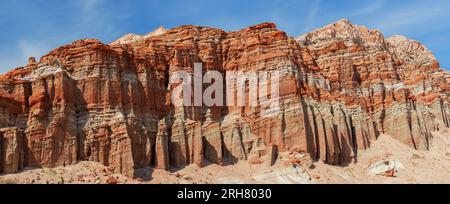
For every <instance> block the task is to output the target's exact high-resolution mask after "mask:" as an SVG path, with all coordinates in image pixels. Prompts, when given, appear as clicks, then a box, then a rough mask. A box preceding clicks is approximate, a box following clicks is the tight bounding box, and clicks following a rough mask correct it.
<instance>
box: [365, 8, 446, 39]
mask: <svg viewBox="0 0 450 204" xmlns="http://www.w3.org/2000/svg"><path fill="white" fill-rule="evenodd" d="M449 9H450V4H427V5H410V6H408V7H403V8H399V9H394V10H391V11H385V12H383V14H382V15H379V16H378V17H377V18H374V20H372V21H371V24H372V25H373V27H375V28H378V29H380V30H382V31H383V32H385V33H388V34H394V33H400V32H405V31H408V30H409V31H411V30H413V31H414V32H415V33H416V34H418V33H423V32H429V30H427V28H429V27H435V28H439V27H436V26H435V24H433V22H436V21H443V20H444V21H447V22H448V18H449V17H450V13H449V12H448V11H449ZM416 26H420V27H421V28H422V29H411V28H412V27H416Z"/></svg>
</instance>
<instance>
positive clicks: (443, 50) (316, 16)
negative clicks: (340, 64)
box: [0, 0, 450, 73]
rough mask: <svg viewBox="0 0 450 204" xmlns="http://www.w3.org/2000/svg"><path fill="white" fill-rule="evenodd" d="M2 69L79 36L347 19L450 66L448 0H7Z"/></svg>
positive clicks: (296, 31)
mask: <svg viewBox="0 0 450 204" xmlns="http://www.w3.org/2000/svg"><path fill="white" fill-rule="evenodd" d="M2 1H3V2H2V3H1V5H2V6H1V7H0V28H1V29H0V43H1V45H0V73H3V72H6V71H8V70H10V69H12V68H14V67H18V66H22V65H25V64H26V63H27V59H28V57H29V56H35V57H37V58H39V57H40V56H42V55H44V54H46V53H48V52H49V51H50V50H51V49H53V48H56V47H59V46H61V45H64V44H68V43H71V42H72V41H74V40H77V39H80V38H97V39H100V40H101V41H103V42H105V43H109V42H111V41H113V40H114V39H116V38H118V37H120V36H122V35H124V34H127V33H130V32H132V33H137V34H145V33H147V32H149V31H152V30H153V29H155V28H157V27H159V26H164V27H166V28H171V27H175V26H178V25H186V24H194V25H205V26H213V27H218V28H222V29H225V30H239V29H242V28H245V27H247V26H250V25H253V24H258V23H261V22H267V21H269V22H274V23H276V24H277V25H278V28H279V29H282V30H285V31H286V32H287V33H288V34H289V35H291V36H298V35H301V34H303V33H305V32H307V31H311V30H313V29H316V28H320V27H322V26H324V25H326V24H329V23H332V22H334V21H337V20H339V19H342V18H348V19H350V20H351V21H352V22H353V23H355V24H358V25H366V26H368V27H369V28H376V29H379V30H381V31H382V32H383V33H384V34H385V36H386V37H388V36H391V35H394V34H401V35H405V36H407V37H409V38H412V39H416V40H419V41H421V42H422V43H424V44H425V45H426V46H427V47H428V48H429V49H430V50H432V51H433V52H434V53H435V55H436V56H437V58H438V60H439V61H440V62H441V66H442V67H444V68H450V47H449V46H448V45H450V23H448V22H450V12H449V11H450V1H448V0H433V1H430V0H426V1H425V0H395V1H392V0H372V1H361V0H340V1H337V0H222V1H218V0H216V1H213V0H209V1H208V0H180V1H175V0H66V1H61V0H33V1H29V0H14V1H11V0H2Z"/></svg>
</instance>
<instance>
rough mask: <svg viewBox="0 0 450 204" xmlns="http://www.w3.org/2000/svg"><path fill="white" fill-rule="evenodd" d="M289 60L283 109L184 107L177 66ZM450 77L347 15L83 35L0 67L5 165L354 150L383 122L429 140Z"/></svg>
mask: <svg viewBox="0 0 450 204" xmlns="http://www.w3.org/2000/svg"><path fill="white" fill-rule="evenodd" d="M197 62H201V63H202V64H203V67H204V69H206V70H216V71H219V72H221V73H224V74H226V72H227V71H232V70H241V71H264V70H273V69H277V70H281V71H283V73H287V74H285V75H283V76H282V80H281V84H280V96H281V99H280V104H281V110H280V111H279V113H277V115H276V116H274V117H260V116H259V115H260V114H259V113H260V112H261V107H250V106H248V107H210V108H208V107H195V106H189V107H184V108H175V107H174V106H173V105H172V104H171V101H170V96H171V94H172V90H173V88H174V87H173V85H171V84H170V83H169V76H170V74H171V73H174V72H176V71H179V70H185V71H188V72H193V67H194V66H193V65H194V63H197ZM449 77H450V75H449V74H448V73H447V72H446V71H444V70H443V69H441V68H440V66H439V63H438V61H437V60H436V59H435V57H434V56H433V54H432V53H431V52H430V51H429V50H428V49H426V47H425V46H423V45H421V44H420V43H419V42H416V41H413V40H410V39H407V38H405V37H401V36H394V37H391V38H388V39H386V38H384V36H383V35H382V34H381V33H380V32H379V31H376V30H370V29H368V28H366V27H363V26H357V25H353V24H352V23H351V22H350V21H348V20H341V21H339V22H336V23H334V24H331V25H328V26H325V27H323V28H321V29H318V30H316V31H312V32H310V33H307V34H305V35H303V36H301V37H298V38H292V37H289V36H287V35H286V33H285V32H283V31H280V30H278V29H277V28H276V26H275V24H273V23H263V24H260V25H256V26H252V27H250V28H247V29H243V30H241V31H235V32H225V31H223V30H221V29H215V28H209V27H199V26H180V27H176V28H173V29H170V30H165V29H162V28H161V29H158V30H157V31H155V32H152V33H150V34H149V35H146V36H140V35H135V34H129V35H127V36H124V37H122V38H121V39H119V40H117V41H115V42H114V43H111V44H110V45H106V44H103V43H101V42H100V41H98V40H93V39H83V40H78V41H75V42H73V43H72V44H70V45H65V46H62V47H60V48H57V49H55V50H53V51H51V52H50V53H48V54H47V55H45V56H44V57H42V58H41V59H40V60H39V62H36V60H35V59H34V58H30V60H29V63H28V65H26V66H24V67H21V68H17V69H15V70H13V71H11V72H8V73H6V74H4V75H1V76H0V128H2V129H0V156H1V157H0V172H5V173H14V172H16V171H18V170H20V169H22V168H23V167H27V166H30V167H55V166H64V165H70V164H74V163H77V162H79V161H95V162H99V163H102V164H104V165H106V166H109V167H111V168H112V169H114V171H115V172H117V173H122V174H124V175H128V176H133V175H134V173H135V170H136V169H139V168H145V167H149V166H151V167H155V168H160V169H166V170H169V169H171V168H182V167H184V166H187V165H190V164H196V165H198V166H203V165H207V164H208V163H216V164H220V165H224V164H233V163H236V162H237V161H240V160H247V161H248V162H250V163H252V164H263V163H267V165H271V164H273V163H275V162H277V155H278V152H301V153H308V154H309V155H310V156H311V158H312V159H313V160H322V161H324V162H326V163H328V164H332V165H341V164H347V163H349V162H356V161H357V159H358V150H363V149H367V148H370V145H371V141H374V140H376V139H377V138H378V137H379V136H380V135H382V134H388V135H391V136H393V137H394V138H395V139H397V140H398V141H400V142H402V143H404V144H406V145H408V146H409V147H411V148H415V149H420V150H426V149H428V148H429V147H430V143H431V141H432V140H433V137H432V135H431V131H434V130H438V129H439V128H444V127H447V128H448V127H449V118H448V117H449V114H450V109H449V104H448V103H449V94H450V92H449V91H450V86H449V80H450V79H449Z"/></svg>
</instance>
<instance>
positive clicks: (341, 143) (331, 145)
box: [300, 97, 358, 166]
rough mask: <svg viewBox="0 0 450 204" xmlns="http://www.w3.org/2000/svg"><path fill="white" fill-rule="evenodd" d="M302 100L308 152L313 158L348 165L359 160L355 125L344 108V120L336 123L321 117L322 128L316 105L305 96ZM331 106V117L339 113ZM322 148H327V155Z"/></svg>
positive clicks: (341, 111) (342, 112)
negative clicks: (310, 102)
mask: <svg viewBox="0 0 450 204" xmlns="http://www.w3.org/2000/svg"><path fill="white" fill-rule="evenodd" d="M300 102H301V104H302V110H303V122H304V127H305V137H306V138H305V141H306V152H307V153H309V154H310V156H311V158H313V160H314V161H318V160H323V161H325V162H326V163H328V164H332V165H338V166H348V165H349V164H350V163H351V162H352V159H354V161H357V153H358V151H357V143H356V135H355V131H354V129H355V127H354V126H353V124H352V122H351V117H348V116H347V115H346V113H345V112H344V111H343V110H339V111H340V114H342V118H344V120H341V121H340V122H339V124H335V122H334V121H332V120H325V119H324V118H321V120H320V121H321V122H322V124H321V125H320V126H321V127H322V128H321V129H320V128H319V123H318V121H317V120H318V119H317V117H316V115H318V114H316V112H315V111H314V107H312V106H311V105H308V104H307V102H306V101H305V99H304V98H303V97H301V98H300ZM330 108H331V110H330V112H331V117H334V115H335V114H338V113H337V111H336V110H333V108H332V107H330ZM310 116H311V117H310ZM320 131H323V132H322V133H321V132H320ZM330 139H331V140H330ZM321 140H324V141H323V142H322V141H321ZM322 149H324V150H325V155H321V151H322V152H323V150H322Z"/></svg>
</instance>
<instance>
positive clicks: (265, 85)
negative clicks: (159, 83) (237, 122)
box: [170, 63, 283, 117]
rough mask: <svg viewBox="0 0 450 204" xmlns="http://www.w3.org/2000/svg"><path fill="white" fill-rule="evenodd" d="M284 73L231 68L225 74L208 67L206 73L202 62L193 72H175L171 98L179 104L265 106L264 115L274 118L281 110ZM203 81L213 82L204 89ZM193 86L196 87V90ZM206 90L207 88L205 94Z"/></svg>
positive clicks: (171, 80)
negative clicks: (281, 80)
mask: <svg viewBox="0 0 450 204" xmlns="http://www.w3.org/2000/svg"><path fill="white" fill-rule="evenodd" d="M282 75H283V72H281V71H280V70H274V71H260V72H256V71H250V72H243V71H227V72H226V73H225V77H224V76H223V74H222V73H220V72H219V71H212V70H208V71H207V72H206V73H205V74H203V70H202V63H195V65H194V73H193V74H192V73H189V72H187V71H177V72H175V73H173V74H172V76H171V79H170V82H171V88H172V89H173V95H172V97H171V100H172V104H173V105H174V106H176V107H182V106H185V107H186V106H197V107H201V106H207V107H213V106H219V107H220V106H225V105H226V106H229V107H236V106H237V107H246V106H250V107H256V106H261V107H263V108H262V111H261V116H262V117H273V116H275V115H276V114H277V113H278V112H279V110H280V77H281V76H282ZM224 78H225V82H224ZM224 83H225V84H224ZM203 84H210V85H209V87H207V88H206V89H203ZM224 86H225V92H224ZM192 87H194V88H193V89H194V90H193V91H192ZM246 88H248V90H249V93H248V95H246V93H245V90H246ZM202 90H204V92H203V93H202ZM269 96H270V97H269ZM192 99H194V101H192Z"/></svg>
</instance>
